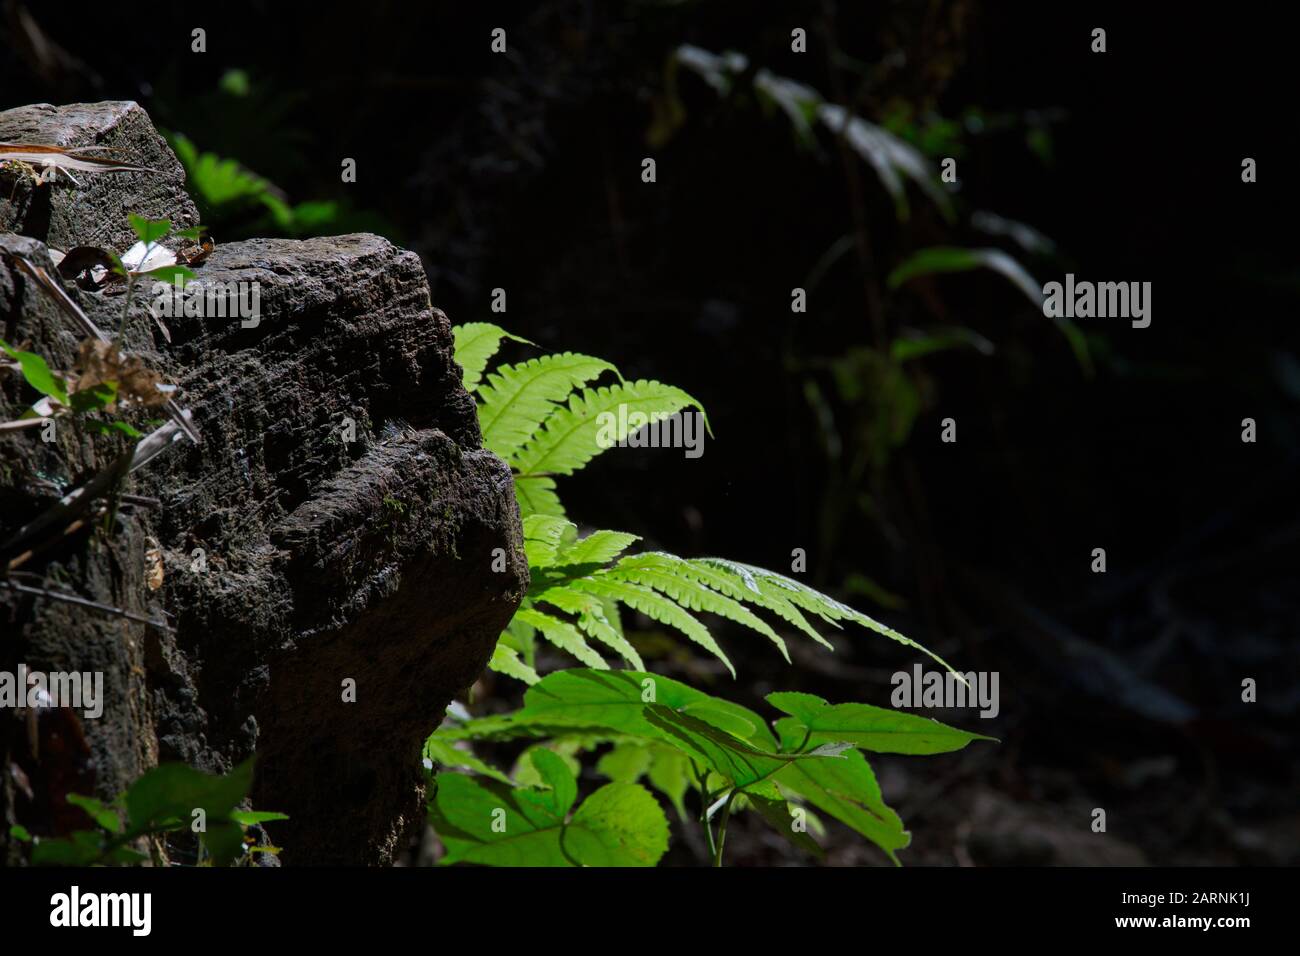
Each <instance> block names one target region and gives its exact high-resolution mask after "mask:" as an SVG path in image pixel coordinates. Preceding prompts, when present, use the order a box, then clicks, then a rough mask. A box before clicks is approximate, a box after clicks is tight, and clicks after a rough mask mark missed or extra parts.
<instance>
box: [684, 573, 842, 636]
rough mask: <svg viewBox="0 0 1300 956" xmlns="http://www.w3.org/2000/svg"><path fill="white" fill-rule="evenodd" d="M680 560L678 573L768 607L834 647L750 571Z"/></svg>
mask: <svg viewBox="0 0 1300 956" xmlns="http://www.w3.org/2000/svg"><path fill="white" fill-rule="evenodd" d="M682 561H683V563H684V564H685V565H686V566H685V567H684V568H683V569H682V573H683V574H685V575H687V576H688V577H693V578H695V579H696V580H697V581H700V582H701V583H703V584H707V585H708V586H709V587H711V588H713V589H714V590H715V591H721V592H722V593H723V594H725V595H727V596H728V597H731V598H735V599H736V600H737V601H747V602H749V603H750V604H757V605H758V606H759V607H761V608H763V609H764V610H767V611H771V612H772V613H773V614H775V615H777V616H778V617H779V618H781V619H782V620H783V621H785V622H786V623H788V624H793V625H794V626H795V627H797V628H798V629H799V630H801V631H803V633H804V634H806V635H808V636H809V637H811V638H812V639H813V640H814V641H816V642H817V643H818V644H821V645H822V646H824V647H827V648H830V649H831V650H834V648H833V647H832V645H831V643H830V642H829V641H827V640H826V638H824V637H822V636H821V635H820V634H818V633H817V631H816V629H815V628H814V627H813V626H812V625H811V624H809V623H808V619H807V618H806V617H804V616H803V614H802V613H800V611H799V609H798V608H797V607H795V606H794V605H793V604H791V603H790V601H789V600H788V599H786V598H785V597H784V596H783V595H782V594H781V593H780V592H777V591H774V590H773V589H771V588H767V589H763V588H760V587H759V584H758V582H757V581H756V580H754V577H753V576H752V575H741V574H738V573H736V572H734V571H730V570H727V569H723V568H716V567H713V566H711V565H709V564H707V563H705V562H704V561H703V559H700V558H683V559H682Z"/></svg>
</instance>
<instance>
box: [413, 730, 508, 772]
mask: <svg viewBox="0 0 1300 956" xmlns="http://www.w3.org/2000/svg"><path fill="white" fill-rule="evenodd" d="M424 758H425V759H426V760H428V761H430V762H432V763H434V764H436V765H440V766H443V767H450V768H455V767H460V768H463V769H465V770H472V771H474V772H475V773H478V774H482V775H483V776H485V777H491V778H492V779H493V780H497V781H500V782H501V783H506V784H508V783H510V778H509V777H507V776H506V775H505V774H504V773H502V772H501V771H500V770H498V769H497V768H496V767H493V766H492V765H491V764H488V763H485V762H483V761H482V760H480V759H479V758H478V757H476V756H474V755H473V754H472V753H470V752H469V751H468V750H461V749H460V748H458V747H455V746H453V745H452V743H451V741H449V740H443V739H442V738H440V737H439V736H438V735H437V734H436V733H435V734H433V735H432V736H430V737H429V739H428V740H426V741H425V742H424Z"/></svg>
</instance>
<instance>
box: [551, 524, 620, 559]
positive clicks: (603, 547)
mask: <svg viewBox="0 0 1300 956" xmlns="http://www.w3.org/2000/svg"><path fill="white" fill-rule="evenodd" d="M640 540H641V537H640V535H635V534H628V533H627V532H626V531H593V532H592V533H591V534H589V535H587V536H586V537H585V538H583V539H581V540H578V541H574V542H572V543H571V544H568V545H566V546H565V547H563V548H561V549H560V551H559V553H558V554H556V556H555V561H554V564H555V565H566V564H605V563H607V562H609V561H612V560H614V558H616V557H618V556H619V555H620V554H622V553H623V552H624V551H626V550H627V549H628V548H630V547H631V546H632V545H633V544H635V543H636V542H638V541H640Z"/></svg>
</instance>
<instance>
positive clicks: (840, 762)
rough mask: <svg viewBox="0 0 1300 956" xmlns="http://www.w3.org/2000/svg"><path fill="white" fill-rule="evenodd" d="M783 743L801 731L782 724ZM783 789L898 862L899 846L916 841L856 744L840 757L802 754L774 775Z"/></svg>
mask: <svg viewBox="0 0 1300 956" xmlns="http://www.w3.org/2000/svg"><path fill="white" fill-rule="evenodd" d="M780 723H781V722H779V721H778V729H781V730H783V731H784V732H783V733H782V737H781V743H782V746H784V747H796V746H798V744H799V742H800V740H801V739H802V734H798V733H796V731H797V728H792V727H786V728H781V727H780ZM773 779H774V780H775V781H776V782H777V784H779V785H780V787H781V788H782V789H784V790H788V791H790V792H792V793H795V794H798V795H799V796H801V797H802V798H803V799H804V800H806V801H807V802H808V803H811V804H812V805H813V806H815V807H817V808H818V809H819V810H821V811H822V812H824V813H826V814H828V815H829V816H832V817H834V818H835V819H837V820H839V821H840V822H841V823H843V824H845V825H846V826H848V827H851V828H852V829H854V830H856V831H857V832H858V833H860V834H862V836H864V837H866V838H867V839H868V840H870V841H871V842H872V843H874V844H876V846H878V847H880V848H881V849H882V850H884V851H885V853H886V854H888V856H889V858H890V859H891V860H893V861H894V863H898V857H897V856H896V855H895V852H894V851H896V850H901V849H903V848H904V847H906V846H907V845H908V843H909V842H911V835H910V834H909V833H908V832H907V831H906V830H904V829H903V822H902V821H901V820H900V819H899V818H898V814H897V813H895V812H894V811H893V810H891V809H890V808H889V806H888V805H887V804H886V803H885V801H884V797H883V796H882V795H881V793H880V785H879V784H878V783H877V782H876V775H875V774H874V773H872V770H871V765H870V764H868V763H867V761H866V758H865V757H863V756H862V754H861V753H859V752H858V751H856V750H850V751H849V752H847V753H846V754H845V755H844V756H843V757H841V758H839V759H836V760H830V759H827V760H800V761H798V762H797V763H792V764H787V765H786V766H785V767H783V768H781V770H779V771H778V772H777V773H776V775H775V777H774V778H773Z"/></svg>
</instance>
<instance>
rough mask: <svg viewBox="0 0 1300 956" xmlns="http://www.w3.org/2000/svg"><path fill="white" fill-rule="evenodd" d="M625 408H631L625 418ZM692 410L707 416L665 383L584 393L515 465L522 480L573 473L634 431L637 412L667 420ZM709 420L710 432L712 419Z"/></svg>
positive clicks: (549, 422)
mask: <svg viewBox="0 0 1300 956" xmlns="http://www.w3.org/2000/svg"><path fill="white" fill-rule="evenodd" d="M620 406H625V407H626V408H625V411H624V412H623V413H622V414H620ZM687 407H694V408H697V409H699V411H700V413H701V414H703V413H704V408H703V406H702V405H700V403H699V402H698V401H696V400H695V399H694V398H692V397H691V396H690V395H688V394H687V393H686V392H683V391H682V390H681V389H679V388H674V387H673V386H671V385H664V384H663V383H662V382H651V381H645V380H642V381H639V382H623V383H620V384H618V385H610V386H605V387H603V388H594V389H592V388H587V389H583V390H582V392H581V393H579V394H577V395H574V396H572V397H571V398H570V399H569V403H568V405H567V406H562V407H560V408H558V409H557V410H556V411H555V412H554V413H552V414H551V416H550V417H549V418H547V419H546V422H545V424H544V425H543V426H542V428H541V430H540V431H538V432H537V433H536V434H535V435H533V436H532V437H531V438H530V439H529V440H528V443H527V444H526V445H525V446H524V447H523V448H521V449H520V450H519V451H518V452H517V453H516V454H515V455H514V457H513V458H512V459H511V465H512V466H513V467H514V468H515V470H516V471H517V472H519V474H520V475H522V476H537V475H571V474H573V473H574V472H575V471H578V470H579V469H581V468H582V467H583V466H584V465H586V464H587V462H589V461H591V459H592V458H594V457H595V456H596V455H598V454H600V453H601V452H603V451H607V450H608V449H610V448H613V447H615V446H617V444H618V443H619V442H620V441H622V440H623V439H624V438H626V437H627V436H628V435H629V434H631V433H632V432H633V431H635V429H633V428H632V427H631V423H630V422H629V421H628V419H629V416H631V414H632V413H633V412H640V413H643V414H645V415H647V416H663V417H667V416H669V415H672V414H674V413H675V412H678V411H681V410H682V409H684V408H687ZM704 421H705V427H706V428H707V427H708V418H707V417H706V418H705V420H704ZM709 433H710V434H712V429H710V431H709Z"/></svg>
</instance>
